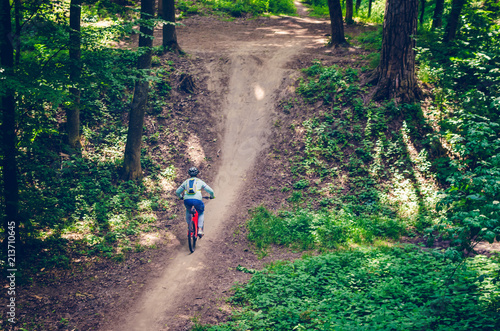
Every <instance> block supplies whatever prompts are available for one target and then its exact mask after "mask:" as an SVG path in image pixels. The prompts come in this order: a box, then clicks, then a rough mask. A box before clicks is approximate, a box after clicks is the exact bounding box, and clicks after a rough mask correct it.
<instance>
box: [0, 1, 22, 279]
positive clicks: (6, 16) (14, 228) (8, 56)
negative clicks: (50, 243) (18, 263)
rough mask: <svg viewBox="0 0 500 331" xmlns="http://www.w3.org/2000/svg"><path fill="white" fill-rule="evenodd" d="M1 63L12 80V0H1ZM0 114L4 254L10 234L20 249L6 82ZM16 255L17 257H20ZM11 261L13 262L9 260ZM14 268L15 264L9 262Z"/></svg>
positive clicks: (12, 120) (10, 96)
mask: <svg viewBox="0 0 500 331" xmlns="http://www.w3.org/2000/svg"><path fill="white" fill-rule="evenodd" d="M0 66H1V67H2V68H3V69H4V72H3V73H2V74H1V76H2V77H3V79H7V80H8V79H10V78H11V77H12V76H13V74H14V47H13V36H12V25H11V13H10V3H9V0H0ZM0 113H1V116H2V126H1V139H2V141H1V142H2V144H1V149H2V154H3V155H2V161H3V162H2V175H3V195H4V203H5V218H4V224H3V228H4V234H5V238H4V241H3V244H4V249H5V253H6V254H7V249H8V244H9V241H11V240H8V237H10V234H11V233H13V234H14V238H15V240H14V242H12V241H11V244H13V245H14V246H15V247H16V248H20V242H19V238H20V236H19V187H18V183H17V161H16V155H17V149H16V140H17V139H16V104H15V99H14V90H13V89H12V88H10V87H9V86H8V84H7V86H5V91H4V93H3V94H2V97H1V98H0ZM19 253H20V250H17V251H16V254H17V255H19ZM19 257H20V256H18V257H17V260H19ZM9 262H10V261H9ZM7 268H11V269H14V268H15V264H14V265H10V264H9V265H7Z"/></svg>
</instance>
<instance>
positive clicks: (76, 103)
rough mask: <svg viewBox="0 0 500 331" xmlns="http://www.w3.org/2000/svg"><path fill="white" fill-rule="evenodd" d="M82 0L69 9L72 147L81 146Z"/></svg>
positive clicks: (73, 1) (68, 125)
mask: <svg viewBox="0 0 500 331" xmlns="http://www.w3.org/2000/svg"><path fill="white" fill-rule="evenodd" d="M81 4H82V0H71V3H70V9H69V29H70V30H69V68H70V70H69V79H70V81H71V83H72V84H73V85H75V86H76V87H72V88H70V89H69V92H70V94H71V98H72V100H71V105H70V106H69V108H68V109H67V110H66V117H67V123H66V131H67V132H68V144H69V146H70V147H71V148H80V147H81V143H80V89H79V87H78V86H79V81H80V76H81V70H82V69H81V57H82V52H81V36H80V19H81V13H82V7H81Z"/></svg>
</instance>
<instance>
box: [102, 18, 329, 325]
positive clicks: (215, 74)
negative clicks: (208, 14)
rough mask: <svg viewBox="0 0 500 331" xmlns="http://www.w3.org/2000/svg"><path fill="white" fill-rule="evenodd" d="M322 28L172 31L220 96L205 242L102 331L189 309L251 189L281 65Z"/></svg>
mask: <svg viewBox="0 0 500 331" xmlns="http://www.w3.org/2000/svg"><path fill="white" fill-rule="evenodd" d="M302 12H303V11H301V13H302ZM324 26H325V23H324V22H322V21H315V20H310V19H308V18H300V17H299V18H263V19H258V20H254V21H236V22H221V21H218V20H215V19H213V18H200V19H199V20H194V21H192V22H189V23H186V25H185V26H184V27H182V28H179V30H178V38H179V40H180V43H181V46H182V47H183V49H184V50H185V51H186V52H187V53H189V54H191V56H199V57H203V58H205V59H206V62H205V63H206V66H207V69H208V70H209V72H210V81H209V82H208V87H209V89H211V90H213V91H214V92H215V91H218V92H219V93H220V91H221V90H222V91H225V92H226V95H225V100H224V101H223V103H222V109H220V110H219V112H220V114H221V116H222V117H223V119H224V120H223V121H222V123H223V124H222V127H221V128H220V129H221V131H222V132H224V134H223V142H222V148H221V151H220V157H221V158H222V159H221V166H220V168H219V173H218V175H217V177H216V179H215V181H214V183H210V184H212V185H211V186H212V187H213V188H214V190H215V192H216V197H217V198H216V199H215V200H213V201H210V202H208V204H207V208H206V215H207V216H206V222H207V223H206V224H207V226H206V231H205V232H206V236H205V238H204V239H202V240H201V241H199V245H198V249H197V250H196V252H195V253H194V254H191V255H189V254H188V251H187V248H186V247H184V245H183V246H182V247H179V249H178V251H177V252H175V253H174V254H173V255H172V257H170V261H166V262H168V263H169V264H168V267H167V268H165V272H164V273H163V274H162V275H161V276H160V277H159V278H157V279H154V280H153V281H150V282H149V283H148V284H147V288H146V290H145V291H144V292H143V294H142V295H141V297H140V298H139V300H138V301H137V302H136V303H135V305H134V306H132V307H130V309H129V311H128V312H122V313H123V314H122V317H121V318H119V319H117V320H115V321H112V322H111V323H109V324H108V325H107V326H106V327H104V328H103V330H174V329H175V328H173V326H172V325H175V323H173V322H172V319H173V318H174V317H175V316H178V312H179V310H181V311H182V307H183V305H185V304H186V303H189V302H186V300H189V298H192V297H193V295H194V296H196V292H197V291H198V290H202V288H203V287H204V286H207V284H206V283H205V282H206V278H207V273H210V272H211V268H213V265H212V262H214V258H215V259H217V258H219V257H220V256H221V254H220V252H216V251H214V250H215V248H216V246H217V243H219V244H220V242H221V241H222V240H223V238H222V236H221V235H220V234H221V233H223V232H224V229H225V228H226V227H228V225H229V222H231V219H230V216H231V214H232V211H233V208H234V207H233V206H237V205H238V199H241V198H244V197H239V196H238V193H239V192H240V190H241V189H242V188H243V187H245V185H251V184H250V183H249V181H247V178H246V177H247V176H246V174H247V173H248V172H249V170H250V169H251V167H252V165H253V164H254V162H255V161H256V157H257V156H258V154H259V153H260V152H261V151H263V150H264V149H265V148H266V146H268V142H267V136H268V133H269V131H270V128H271V125H272V124H271V115H272V112H273V109H274V105H275V102H276V99H277V97H276V95H277V93H279V90H278V89H279V87H280V84H281V82H282V81H283V80H284V79H285V78H286V77H288V76H289V75H290V74H291V72H292V70H291V69H287V63H289V62H290V61H292V60H293V59H294V58H296V57H297V56H299V55H300V53H301V52H303V51H304V50H306V49H308V48H314V47H318V46H320V45H321V44H323V43H324V42H325V39H324V38H325V37H323V34H322V32H323V29H324ZM219 262H220V261H219ZM202 280H203V281H202Z"/></svg>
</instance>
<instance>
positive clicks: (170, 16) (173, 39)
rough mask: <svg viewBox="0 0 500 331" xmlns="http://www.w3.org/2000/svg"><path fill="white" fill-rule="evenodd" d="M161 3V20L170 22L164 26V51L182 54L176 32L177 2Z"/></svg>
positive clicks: (161, 0) (171, 0)
mask: <svg viewBox="0 0 500 331" xmlns="http://www.w3.org/2000/svg"><path fill="white" fill-rule="evenodd" d="M160 2H162V6H161V7H162V11H161V18H162V19H164V20H165V21H168V22H170V23H169V24H163V51H164V52H166V51H169V50H170V51H172V52H175V53H182V49H181V47H180V46H179V44H178V43H177V33H176V32H175V0H160Z"/></svg>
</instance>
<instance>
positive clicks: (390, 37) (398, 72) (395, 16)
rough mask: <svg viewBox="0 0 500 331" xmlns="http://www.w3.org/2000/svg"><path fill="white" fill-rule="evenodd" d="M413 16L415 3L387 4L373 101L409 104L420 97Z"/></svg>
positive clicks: (396, 1)
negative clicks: (388, 100) (389, 100)
mask: <svg viewBox="0 0 500 331" xmlns="http://www.w3.org/2000/svg"><path fill="white" fill-rule="evenodd" d="M417 16H418V0H387V2H386V6H385V14H384V32H383V39H382V53H381V55H380V64H379V66H378V68H377V72H378V84H377V88H376V90H375V94H374V99H375V100H382V99H395V100H396V102H399V101H402V102H413V101H415V100H416V99H418V98H419V97H420V95H421V91H420V89H419V88H418V85H417V79H416V76H415V51H414V48H415V39H413V36H414V35H415V34H416V33H417Z"/></svg>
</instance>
